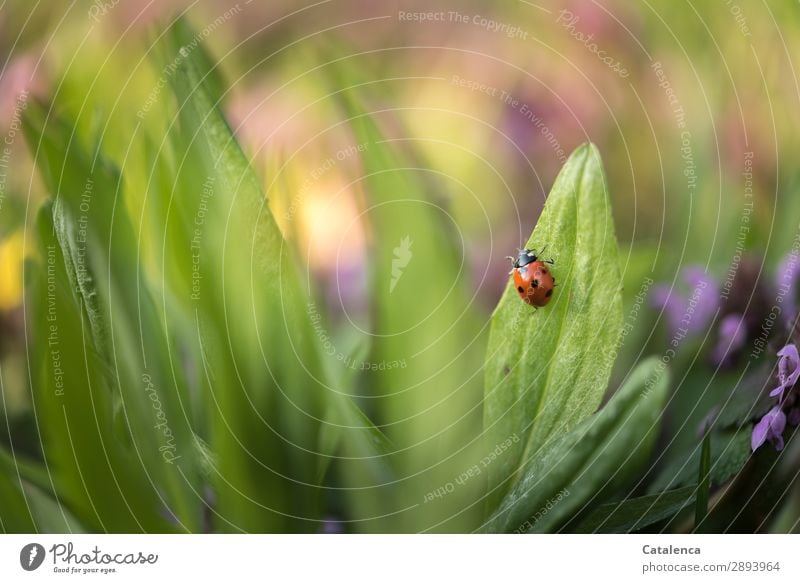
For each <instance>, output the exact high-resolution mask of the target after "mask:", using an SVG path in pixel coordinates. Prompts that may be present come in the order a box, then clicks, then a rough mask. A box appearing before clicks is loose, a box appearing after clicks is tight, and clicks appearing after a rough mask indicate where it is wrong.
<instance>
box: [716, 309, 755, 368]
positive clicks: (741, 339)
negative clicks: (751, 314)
mask: <svg viewBox="0 0 800 583" xmlns="http://www.w3.org/2000/svg"><path fill="white" fill-rule="evenodd" d="M746 341H747V325H746V323H745V321H744V316H742V315H741V314H728V315H727V316H725V317H724V318H723V319H722V321H721V322H720V323H719V338H718V339H717V345H716V346H715V347H714V353H713V354H712V356H711V358H712V359H713V361H714V362H715V363H716V364H722V363H724V362H725V361H727V360H728V359H729V358H730V356H731V354H734V353H735V352H736V351H737V350H739V349H740V348H741V347H742V346H744V344H745V342H746Z"/></svg>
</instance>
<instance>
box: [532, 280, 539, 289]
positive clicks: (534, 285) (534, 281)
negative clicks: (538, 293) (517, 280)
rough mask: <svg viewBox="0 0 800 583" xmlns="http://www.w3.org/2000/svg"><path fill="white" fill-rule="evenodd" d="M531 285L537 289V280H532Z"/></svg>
mask: <svg viewBox="0 0 800 583" xmlns="http://www.w3.org/2000/svg"><path fill="white" fill-rule="evenodd" d="M531 285H532V286H533V287H539V280H538V279H534V280H533V281H532V282H531Z"/></svg>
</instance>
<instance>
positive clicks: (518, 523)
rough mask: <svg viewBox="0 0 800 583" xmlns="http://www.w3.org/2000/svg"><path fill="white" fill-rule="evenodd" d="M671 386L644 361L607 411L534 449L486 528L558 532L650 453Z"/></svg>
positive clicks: (654, 363) (659, 369)
mask: <svg viewBox="0 0 800 583" xmlns="http://www.w3.org/2000/svg"><path fill="white" fill-rule="evenodd" d="M667 384H668V374H667V372H666V368H665V367H664V366H663V364H661V363H660V362H659V360H658V359H657V358H649V359H647V360H646V361H644V362H642V363H641V364H640V365H639V366H638V367H636V369H635V370H634V371H633V372H632V373H631V375H630V377H629V378H628V380H627V382H626V383H625V384H624V385H623V386H622V387H621V388H620V389H619V391H618V392H617V393H616V394H615V395H614V396H613V397H612V398H611V400H610V401H609V402H608V404H607V405H606V406H605V407H603V409H601V410H600V411H599V412H597V413H596V414H594V415H592V416H591V417H589V418H587V419H585V420H584V421H583V422H582V423H580V425H578V426H577V427H575V428H573V429H572V430H570V431H568V432H566V433H562V434H560V435H559V436H558V437H556V438H554V439H552V440H551V442H550V443H548V444H547V445H546V446H545V447H542V448H539V449H537V450H536V452H534V453H533V455H532V456H531V457H530V459H529V460H528V461H527V463H526V464H525V465H524V466H523V468H522V471H521V475H522V477H521V479H520V480H518V481H517V482H516V483H515V485H514V487H513V488H512V489H511V491H510V492H509V493H508V494H507V495H506V497H505V498H504V499H503V500H502V502H501V504H500V507H499V508H498V509H497V511H496V512H495V513H494V514H493V515H492V516H491V517H490V518H489V519H488V520H487V522H486V524H485V525H484V528H483V530H484V531H487V532H510V531H514V530H518V531H529V530H533V531H536V532H542V531H544V532H548V531H553V530H556V529H557V528H558V527H559V526H560V525H561V524H563V523H564V522H565V521H566V520H568V519H570V518H572V517H573V515H575V513H577V512H579V511H581V510H583V509H584V507H585V505H586V504H587V503H590V502H591V501H592V499H593V497H594V496H596V495H597V493H598V492H600V491H601V490H603V489H604V488H608V487H609V486H610V485H611V484H612V483H616V482H621V481H622V480H623V478H624V477H625V474H627V473H628V472H629V471H630V470H631V469H633V467H634V466H635V465H637V464H638V462H641V461H643V460H644V458H645V457H646V456H647V455H648V453H649V449H650V446H651V444H652V442H653V440H654V439H655V437H656V435H657V433H658V426H659V417H660V413H661V408H662V406H663V403H664V399H665V397H666V393H667ZM559 496H561V498H562V499H561V500H559V501H558V503H553V501H554V500H556V499H558V498H559Z"/></svg>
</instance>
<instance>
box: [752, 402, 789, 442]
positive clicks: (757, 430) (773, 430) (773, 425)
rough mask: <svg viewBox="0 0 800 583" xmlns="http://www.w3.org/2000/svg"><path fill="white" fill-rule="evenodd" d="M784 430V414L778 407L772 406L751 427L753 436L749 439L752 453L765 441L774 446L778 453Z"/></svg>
mask: <svg viewBox="0 0 800 583" xmlns="http://www.w3.org/2000/svg"><path fill="white" fill-rule="evenodd" d="M785 428H786V414H785V413H784V412H783V411H782V410H781V407H780V405H776V406H774V407H773V408H772V409H770V410H769V413H767V414H766V415H764V416H763V417H762V418H761V421H759V422H758V423H756V426H755V427H753V435H752V436H751V437H750V447H752V448H753V451H755V450H757V449H758V448H759V447H761V446H762V445H763V444H764V442H765V441H767V440H769V442H770V443H771V444H772V445H774V446H775V449H776V450H778V451H780V450H782V449H783V430H784V429H785Z"/></svg>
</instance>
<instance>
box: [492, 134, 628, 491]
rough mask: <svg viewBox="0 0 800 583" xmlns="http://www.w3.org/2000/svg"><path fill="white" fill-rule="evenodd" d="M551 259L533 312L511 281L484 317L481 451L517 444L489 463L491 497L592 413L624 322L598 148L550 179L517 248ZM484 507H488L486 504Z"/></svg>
mask: <svg viewBox="0 0 800 583" xmlns="http://www.w3.org/2000/svg"><path fill="white" fill-rule="evenodd" d="M525 246H526V247H527V248H529V249H530V248H535V249H537V250H538V251H540V252H541V251H542V250H543V249H544V248H545V247H547V250H546V251H545V252H544V256H545V257H550V256H552V258H553V259H554V260H555V265H553V267H552V272H553V274H554V276H555V279H556V284H557V287H556V291H555V293H554V295H553V297H552V299H551V301H550V303H549V304H548V305H547V306H546V307H545V308H542V309H538V310H534V309H532V308H531V307H530V306H528V305H527V304H525V303H523V302H521V301H520V299H519V296H518V295H517V292H516V290H515V289H514V287H513V281H511V280H510V281H509V285H508V286H507V289H506V291H505V293H504V294H503V297H502V299H501V300H500V303H499V305H498V306H497V309H496V310H495V312H494V315H493V316H492V326H491V333H490V336H489V346H488V349H487V351H486V364H485V389H484V391H485V402H484V403H485V405H484V430H485V432H486V436H487V440H488V441H487V448H488V449H493V448H494V447H495V446H496V444H498V443H501V442H503V441H504V440H506V439H507V438H508V437H509V436H514V435H515V436H518V437H519V440H518V441H517V442H515V443H514V444H512V446H511V447H509V449H508V450H507V451H506V452H505V453H504V454H503V455H502V456H500V457H499V459H497V460H496V461H495V462H493V463H492V464H491V466H490V467H489V488H490V489H489V499H490V501H496V500H499V498H500V497H501V496H502V493H503V492H505V491H507V490H508V489H509V488H510V487H512V486H513V484H514V482H515V481H516V480H517V479H518V478H519V475H515V473H516V472H517V470H518V468H519V467H520V466H521V465H522V464H524V463H525V462H526V460H528V459H529V458H531V457H534V456H537V455H538V454H539V453H540V452H541V450H543V449H547V448H548V447H549V445H548V442H550V441H552V440H553V439H555V438H557V437H558V435H560V434H561V433H563V432H565V431H569V430H570V429H571V428H573V427H575V426H576V425H577V424H578V423H580V422H581V420H582V419H584V418H585V417H587V416H588V415H590V414H591V413H592V412H593V411H595V410H596V409H597V407H598V405H599V404H600V401H601V399H602V396H603V393H604V392H605V390H606V387H607V384H608V380H609V376H610V373H611V367H612V365H613V363H614V357H615V355H616V343H617V339H618V338H619V334H620V330H621V326H622V299H621V289H620V287H621V286H620V275H619V260H618V252H617V241H616V239H615V236H614V221H613V217H612V215H611V205H610V202H609V196H608V192H607V188H606V180H605V177H604V175H603V169H602V164H601V161H600V154H599V153H598V151H597V148H596V147H595V146H593V145H592V144H584V145H582V146H580V147H579V148H578V149H577V150H575V152H573V153H572V155H571V156H570V157H569V159H568V160H567V162H566V164H565V165H564V168H563V169H562V170H561V172H560V174H559V175H558V177H557V178H556V181H555V184H554V185H553V188H552V190H551V191H550V195H549V197H548V198H547V201H546V203H545V206H544V210H543V211H542V215H541V217H540V218H539V221H538V223H537V225H536V228H535V229H534V231H533V234H532V235H531V238H530V240H529V241H528V242H527V243H526V245H525ZM490 506H494V504H491V503H490Z"/></svg>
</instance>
